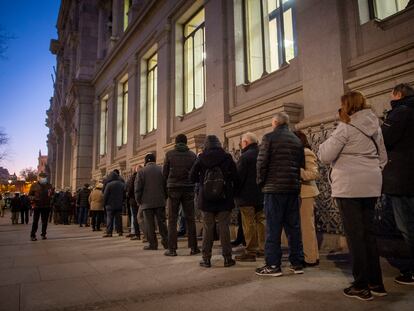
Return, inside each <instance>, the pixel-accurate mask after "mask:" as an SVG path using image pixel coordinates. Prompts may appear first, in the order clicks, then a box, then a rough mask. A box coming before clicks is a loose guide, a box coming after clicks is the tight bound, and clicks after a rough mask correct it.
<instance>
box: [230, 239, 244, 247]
mask: <svg viewBox="0 0 414 311" xmlns="http://www.w3.org/2000/svg"><path fill="white" fill-rule="evenodd" d="M230 244H231V246H232V247H237V246H240V244H242V241H238V240H234V241H231V242H230Z"/></svg>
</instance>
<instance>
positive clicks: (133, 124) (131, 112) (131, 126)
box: [126, 57, 139, 169]
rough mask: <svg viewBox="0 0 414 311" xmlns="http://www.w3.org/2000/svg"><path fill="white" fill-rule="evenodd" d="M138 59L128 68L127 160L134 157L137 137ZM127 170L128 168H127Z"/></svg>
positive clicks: (133, 60)
mask: <svg viewBox="0 0 414 311" xmlns="http://www.w3.org/2000/svg"><path fill="white" fill-rule="evenodd" d="M138 89H139V79H138V59H137V58H136V57H134V58H133V59H131V61H130V62H129V67H128V130H127V137H128V143H127V146H126V148H127V151H126V153H127V158H131V157H133V156H134V152H135V150H136V145H137V137H138V133H139V118H138V110H139V105H138V104H137V103H138V102H139V100H138V97H137V96H138ZM127 169H128V168H127Z"/></svg>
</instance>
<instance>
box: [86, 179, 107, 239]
mask: <svg viewBox="0 0 414 311" xmlns="http://www.w3.org/2000/svg"><path fill="white" fill-rule="evenodd" d="M102 188H103V184H102V183H100V182H99V183H97V184H96V187H95V189H93V190H92V192H91V194H90V195H89V204H90V208H91V210H90V212H91V218H92V231H101V223H102V220H103V215H104V201H103V199H104V197H103V193H102Z"/></svg>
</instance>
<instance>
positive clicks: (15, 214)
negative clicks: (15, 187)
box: [10, 192, 22, 225]
mask: <svg viewBox="0 0 414 311" xmlns="http://www.w3.org/2000/svg"><path fill="white" fill-rule="evenodd" d="M21 208H22V201H21V199H20V195H19V193H17V192H16V193H15V194H14V197H13V198H12V199H11V202H10V209H11V213H12V216H11V220H12V224H13V225H17V224H18V223H19V214H20V210H21Z"/></svg>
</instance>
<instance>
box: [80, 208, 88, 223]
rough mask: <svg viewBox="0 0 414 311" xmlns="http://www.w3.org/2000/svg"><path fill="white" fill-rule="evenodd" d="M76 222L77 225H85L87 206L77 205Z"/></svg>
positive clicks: (86, 221)
mask: <svg viewBox="0 0 414 311" xmlns="http://www.w3.org/2000/svg"><path fill="white" fill-rule="evenodd" d="M78 211H79V213H78V223H79V225H86V224H87V223H88V208H87V207H79V209H78Z"/></svg>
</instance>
